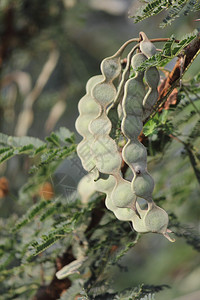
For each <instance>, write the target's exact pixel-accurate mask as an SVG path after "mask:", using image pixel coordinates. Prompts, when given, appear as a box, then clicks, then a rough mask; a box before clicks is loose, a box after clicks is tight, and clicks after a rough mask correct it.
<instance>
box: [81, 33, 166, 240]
mask: <svg viewBox="0 0 200 300" xmlns="http://www.w3.org/2000/svg"><path fill="white" fill-rule="evenodd" d="M140 37H141V42H140V50H141V53H137V54H136V55H134V56H133V53H134V51H135V49H136V48H137V47H138V46H137V45H136V46H135V47H134V48H133V49H132V50H131V51H130V53H129V55H128V57H127V65H126V68H125V70H124V72H123V74H122V77H121V81H120V83H119V87H118V89H117V90H116V88H115V85H114V82H115V81H116V78H119V77H120V74H121V72H122V69H121V63H120V60H121V54H122V52H123V50H124V48H125V47H126V46H127V45H128V44H129V43H130V42H131V41H128V42H127V43H125V44H124V45H123V46H122V47H121V48H120V49H119V50H118V51H117V53H116V54H115V55H113V56H111V57H109V58H106V59H104V60H103V61H102V63H101V72H102V75H100V76H95V77H93V79H92V80H91V81H88V84H87V89H86V90H87V94H86V96H84V97H83V98H82V99H81V100H80V104H79V112H80V116H79V118H78V119H77V122H76V128H77V131H78V132H79V133H80V134H81V135H82V136H83V140H82V142H81V143H80V144H79V146H78V151H77V152H78V155H79V156H80V158H81V161H82V164H83V167H84V168H85V169H86V170H87V171H90V170H91V169H93V170H95V172H94V174H92V177H91V176H90V180H91V188H90V191H89V193H87V195H86V198H87V199H88V197H89V195H90V194H91V193H93V191H94V190H97V191H100V192H103V193H106V201H105V204H106V206H107V208H108V209H109V210H111V211H112V212H113V213H114V214H115V216H116V217H117V218H118V219H119V220H123V221H132V223H133V227H134V229H135V230H136V231H138V232H157V233H162V234H163V235H164V236H166V237H167V238H168V239H169V240H170V237H169V236H168V234H167V232H168V230H167V225H168V216H167V213H166V212H165V211H164V210H163V209H161V208H159V207H158V206H156V205H155V203H154V202H153V200H152V192H153V188H154V181H153V179H152V177H151V176H150V174H149V173H148V171H147V151H146V149H145V147H144V146H143V145H142V144H141V143H140V142H139V140H138V136H139V134H140V132H141V130H142V127H143V123H142V121H143V119H144V118H146V116H148V115H149V114H150V113H151V110H152V107H153V105H154V103H155V101H156V99H157V85H158V82H159V73H158V71H157V69H156V68H149V69H147V70H146V71H145V72H137V68H138V67H139V66H140V64H141V63H142V62H144V61H145V60H146V59H147V58H148V57H150V56H152V55H153V54H155V47H154V45H153V44H152V43H151V42H150V41H149V40H148V38H147V37H146V35H145V34H144V33H143V32H141V33H140ZM130 65H132V67H133V69H134V70H135V77H134V78H131V79H128V77H129V72H130ZM144 76H145V80H146V84H147V86H148V92H147V94H146V95H145V93H146V88H145V85H144V81H143V78H144ZM122 98H123V100H122V115H123V118H122V124H121V129H122V132H123V134H124V136H125V137H126V139H127V142H126V145H125V146H124V148H123V150H122V157H121V154H120V152H119V150H118V146H117V144H116V142H115V140H114V139H113V133H114V132H115V127H116V124H117V122H118V116H119V115H118V113H117V107H118V105H119V104H120V100H121V99H122ZM112 116H115V119H114V120H112ZM83 148H87V150H88V153H89V157H88V156H87V157H86V155H85V153H84V152H83ZM122 158H123V159H124V161H125V162H126V163H127V164H128V166H129V167H130V168H131V170H132V172H133V179H132V181H131V182H130V181H127V180H125V179H124V178H123V177H122V175H121V164H122ZM97 175H98V176H97ZM84 180H86V177H85V178H84V179H83V184H84V182H85V181H84ZM80 186H81V185H80ZM83 190H84V188H83ZM138 197H141V198H143V199H145V200H146V201H147V203H148V208H147V209H141V208H140V206H139V204H138V203H137V198H138ZM171 241H172V240H171Z"/></svg>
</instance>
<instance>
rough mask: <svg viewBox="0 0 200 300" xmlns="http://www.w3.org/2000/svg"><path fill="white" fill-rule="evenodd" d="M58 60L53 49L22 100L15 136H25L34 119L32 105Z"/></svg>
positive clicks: (56, 53) (56, 51) (57, 53)
mask: <svg viewBox="0 0 200 300" xmlns="http://www.w3.org/2000/svg"><path fill="white" fill-rule="evenodd" d="M58 58H59V52H58V50H56V49H53V50H52V51H51V53H50V55H49V58H48V60H47V62H46V63H45V65H44V67H43V69H42V71H41V73H40V75H39V77H38V79H37V81H36V84H35V86H34V88H33V89H32V91H31V92H30V93H29V94H28V96H27V97H26V99H25V100H24V105H23V110H22V112H21V113H20V114H19V117H18V121H17V125H16V129H15V134H16V135H17V136H23V135H26V134H27V132H28V130H29V128H30V126H31V124H32V122H33V119H34V115H33V111H32V107H33V104H34V102H35V101H36V100H37V98H38V97H39V95H40V94H41V92H42V90H43V88H44V86H45V85H46V83H47V81H48V80H49V78H50V76H51V74H52V72H53V71H54V69H55V67H56V65H57V62H58Z"/></svg>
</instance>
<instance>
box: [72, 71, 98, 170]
mask: <svg viewBox="0 0 200 300" xmlns="http://www.w3.org/2000/svg"><path fill="white" fill-rule="evenodd" d="M102 78H103V76H102V75H97V76H94V77H92V78H90V79H89V80H88V82H87V85H86V95H85V96H83V98H81V100H80V101H79V104H78V110H79V113H80V115H79V117H78V118H77V120H76V124H75V126H76V130H77V131H78V133H79V134H80V135H81V136H82V137H83V140H82V141H81V142H80V143H79V144H78V147H77V153H78V156H79V157H80V159H81V162H82V165H83V167H84V169H85V170H86V171H90V170H91V169H93V168H94V167H95V164H94V161H93V157H92V153H91V149H90V144H91V142H92V141H93V139H94V138H93V136H92V134H91V133H90V131H89V129H88V125H89V123H90V122H91V120H93V119H94V118H95V117H96V116H98V114H99V106H98V105H97V103H96V102H95V101H94V99H93V98H92V95H91V90H92V88H93V86H94V85H95V84H97V83H98V82H101V81H102Z"/></svg>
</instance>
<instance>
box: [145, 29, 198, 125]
mask: <svg viewBox="0 0 200 300" xmlns="http://www.w3.org/2000/svg"><path fill="white" fill-rule="evenodd" d="M199 53H200V33H199V34H198V35H197V37H196V38H195V39H194V40H193V41H192V42H191V43H190V44H189V45H188V46H187V47H186V48H185V49H184V51H183V54H182V55H181V56H180V57H179V58H178V60H177V62H176V64H175V66H174V68H173V70H172V71H171V72H170V74H169V75H168V77H167V78H166V81H165V84H164V87H163V89H162V90H161V92H160V94H159V97H158V101H157V103H156V104H155V106H154V111H153V113H152V114H151V115H150V116H149V117H148V118H147V119H146V120H145V122H144V123H146V122H147V121H148V120H149V119H151V118H152V117H154V115H155V114H156V112H157V111H158V110H159V109H160V108H161V107H163V105H164V103H165V102H166V100H167V98H168V96H169V94H170V93H171V92H172V91H173V89H174V88H175V87H176V85H177V83H178V82H179V81H180V79H181V78H182V76H183V75H184V73H185V72H186V71H187V70H188V68H189V67H190V65H191V64H192V62H193V61H194V59H195V58H196V57H197V56H198V54H199ZM183 57H184V64H183V59H182V58H183Z"/></svg>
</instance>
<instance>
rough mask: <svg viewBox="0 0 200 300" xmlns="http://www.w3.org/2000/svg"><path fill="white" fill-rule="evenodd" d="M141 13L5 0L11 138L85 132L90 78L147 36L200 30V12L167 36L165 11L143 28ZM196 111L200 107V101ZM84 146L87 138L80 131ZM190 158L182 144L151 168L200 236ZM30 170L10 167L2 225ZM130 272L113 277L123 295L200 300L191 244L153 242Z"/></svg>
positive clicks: (126, 3)
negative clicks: (156, 290)
mask: <svg viewBox="0 0 200 300" xmlns="http://www.w3.org/2000/svg"><path fill="white" fill-rule="evenodd" d="M139 6H141V2H140V1H133V0H101V1H100V0H46V1H40V0H24V1H22V0H18V1H14V0H13V1H12V0H1V2H0V76H1V78H0V129H1V132H2V133H5V134H8V135H17V136H23V135H29V136H34V137H38V138H40V139H44V138H45V136H46V135H48V134H50V133H51V132H52V131H55V130H56V129H58V128H60V127H61V126H64V127H67V128H69V129H70V130H71V131H75V125H74V124H75V120H76V118H77V116H78V109H77V104H78V101H79V99H80V98H81V97H82V96H83V95H84V93H85V84H86V82H87V80H88V79H89V78H90V77H91V76H93V75H95V74H99V65H100V62H101V60H102V59H103V58H105V57H106V56H110V55H112V54H113V53H114V52H115V51H116V50H117V49H118V48H119V47H120V45H121V44H122V43H124V42H125V41H126V40H128V39H130V38H133V37H138V34H139V32H140V31H144V32H145V33H146V34H147V36H148V37H149V38H159V37H170V36H171V35H172V34H174V35H175V37H176V38H177V39H179V38H181V37H182V36H183V35H185V34H186V33H190V32H192V31H193V30H194V29H195V28H198V27H199V24H200V21H199V22H198V21H195V19H197V18H198V14H197V13H196V14H195V13H191V14H189V15H188V16H185V17H181V18H177V19H176V20H175V21H174V22H173V23H172V25H171V26H168V27H166V28H165V29H160V28H159V24H160V22H161V21H162V19H163V17H164V13H161V14H159V15H157V16H155V17H150V18H148V19H146V20H144V21H142V22H140V23H138V24H134V23H133V19H132V18H131V16H132V15H134V13H135V12H136V10H137V8H138V7H139ZM199 62H200V61H199V60H196V62H195V63H194V64H193V65H192V67H191V68H190V69H189V70H188V72H187V74H186V76H185V80H190V78H192V77H193V76H194V75H195V74H197V72H198V71H199ZM196 105H197V106H199V107H200V103H199V102H197V104H196ZM189 109H190V108H189ZM182 117H184V116H182ZM192 122H193V121H192V119H191V120H190V124H189V126H190V127H191V126H192V124H193V123H192ZM183 130H184V128H183ZM76 138H77V141H80V139H81V138H80V136H78V134H77V133H76ZM180 153H181V147H180V145H178V144H177V143H176V142H174V143H172V145H171V147H170V149H169V150H168V151H167V152H166V153H165V155H163V157H162V158H161V156H160V157H159V158H157V161H156V162H155V161H154V160H151V161H150V166H149V168H150V171H151V173H152V175H153V177H154V178H155V181H156V189H155V196H162V195H163V194H165V196H166V195H167V200H168V202H167V204H165V205H166V208H168V207H170V210H171V211H172V210H174V212H175V213H176V214H177V215H178V217H179V218H180V219H181V221H182V222H183V223H185V224H187V225H188V226H190V227H194V228H195V229H196V230H197V232H198V233H199V232H200V219H199V215H200V214H199V213H200V209H199V208H198V207H199V204H198V203H199V186H198V183H197V180H196V178H195V176H194V174H193V172H192V170H191V168H190V166H189V163H188V161H184V160H183V159H182V158H180ZM179 159H180V162H179ZM29 165H30V161H27V158H26V157H25V156H21V157H17V158H16V157H15V158H13V159H11V160H10V161H9V162H8V163H4V164H2V165H1V166H0V176H6V178H7V179H8V180H9V185H10V194H9V195H8V196H6V197H2V198H1V199H0V215H1V217H9V215H10V214H11V213H15V205H13V201H14V200H13V198H15V201H16V199H17V195H18V190H19V188H20V187H21V186H22V185H23V184H24V182H26V179H27V176H29V175H28V167H29ZM59 172H61V173H66V174H70V176H71V177H70V178H71V179H72V181H73V183H71V184H72V186H73V188H76V184H77V182H78V181H79V179H80V177H81V176H82V175H83V173H82V172H80V169H79V168H77V166H74V165H73V163H72V162H71V161H65V162H64V163H63V165H62V166H60V169H59V171H58V173H59ZM68 184H69V183H68ZM120 264H122V265H125V266H128V269H126V271H124V273H123V274H122V273H121V274H119V273H118V270H117V268H116V269H115V268H114V269H113V279H114V286H115V288H116V289H122V288H126V287H131V286H135V285H137V284H140V283H145V284H168V285H170V287H171V288H170V289H166V290H165V291H164V292H162V293H161V294H160V295H159V294H158V296H156V299H163V300H169V299H174V300H175V299H176V300H186V299H187V300H197V299H200V256H199V253H198V252H197V251H196V250H194V249H192V247H191V246H189V245H187V244H186V243H185V241H184V240H182V239H178V240H177V241H176V243H174V244H170V243H169V242H168V241H167V240H164V239H163V238H162V237H160V236H153V235H151V234H149V235H145V236H143V237H142V239H141V240H140V242H139V243H138V245H137V246H136V247H135V248H134V249H133V250H131V251H129V252H128V254H127V255H126V256H125V257H124V258H123V259H122V261H121V262H120Z"/></svg>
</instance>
